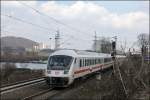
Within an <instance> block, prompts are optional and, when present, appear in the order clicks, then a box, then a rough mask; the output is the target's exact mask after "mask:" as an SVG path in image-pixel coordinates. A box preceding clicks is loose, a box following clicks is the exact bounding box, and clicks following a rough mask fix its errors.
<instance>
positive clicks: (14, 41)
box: [1, 36, 38, 48]
mask: <svg viewBox="0 0 150 100" xmlns="http://www.w3.org/2000/svg"><path fill="white" fill-rule="evenodd" d="M35 45H38V43H37V42H35V41H32V40H30V39H26V38H22V37H14V36H6V37H1V47H2V48H4V47H12V48H17V47H23V48H33V46H35Z"/></svg>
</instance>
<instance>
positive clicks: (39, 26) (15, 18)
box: [1, 14, 55, 31]
mask: <svg viewBox="0 0 150 100" xmlns="http://www.w3.org/2000/svg"><path fill="white" fill-rule="evenodd" d="M1 15H2V16H6V17H8V18H11V19H14V20H17V21H20V22H22V23H26V24H30V25H32V26H34V27H38V28H41V29H44V30H47V31H50V30H51V31H55V30H54V29H49V28H46V27H43V26H41V25H37V24H34V23H31V22H28V21H25V20H22V19H20V18H17V17H14V16H11V15H4V14H1Z"/></svg>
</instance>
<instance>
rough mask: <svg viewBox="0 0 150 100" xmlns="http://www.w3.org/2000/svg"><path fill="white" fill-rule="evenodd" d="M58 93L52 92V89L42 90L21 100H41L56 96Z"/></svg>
mask: <svg viewBox="0 0 150 100" xmlns="http://www.w3.org/2000/svg"><path fill="white" fill-rule="evenodd" d="M58 92H59V91H57V90H53V88H50V89H47V90H43V91H40V92H38V93H35V94H33V95H30V96H27V97H25V98H23V99H21V100H41V99H43V100H44V99H46V98H48V97H50V96H53V95H55V94H57V93H58Z"/></svg>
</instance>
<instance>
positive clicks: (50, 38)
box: [49, 38, 52, 49]
mask: <svg viewBox="0 0 150 100" xmlns="http://www.w3.org/2000/svg"><path fill="white" fill-rule="evenodd" d="M49 39H50V49H51V39H52V38H49Z"/></svg>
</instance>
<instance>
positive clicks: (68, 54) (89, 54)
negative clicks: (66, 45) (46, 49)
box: [50, 49, 111, 57]
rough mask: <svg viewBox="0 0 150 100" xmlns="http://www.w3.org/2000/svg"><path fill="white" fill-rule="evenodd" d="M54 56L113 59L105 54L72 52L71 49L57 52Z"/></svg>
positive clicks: (81, 51)
mask: <svg viewBox="0 0 150 100" xmlns="http://www.w3.org/2000/svg"><path fill="white" fill-rule="evenodd" d="M54 55H67V56H72V57H111V55H110V54H105V53H96V52H88V51H84V50H70V49H63V50H56V51H55V52H54V53H52V54H51V55H50V56H54Z"/></svg>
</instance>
